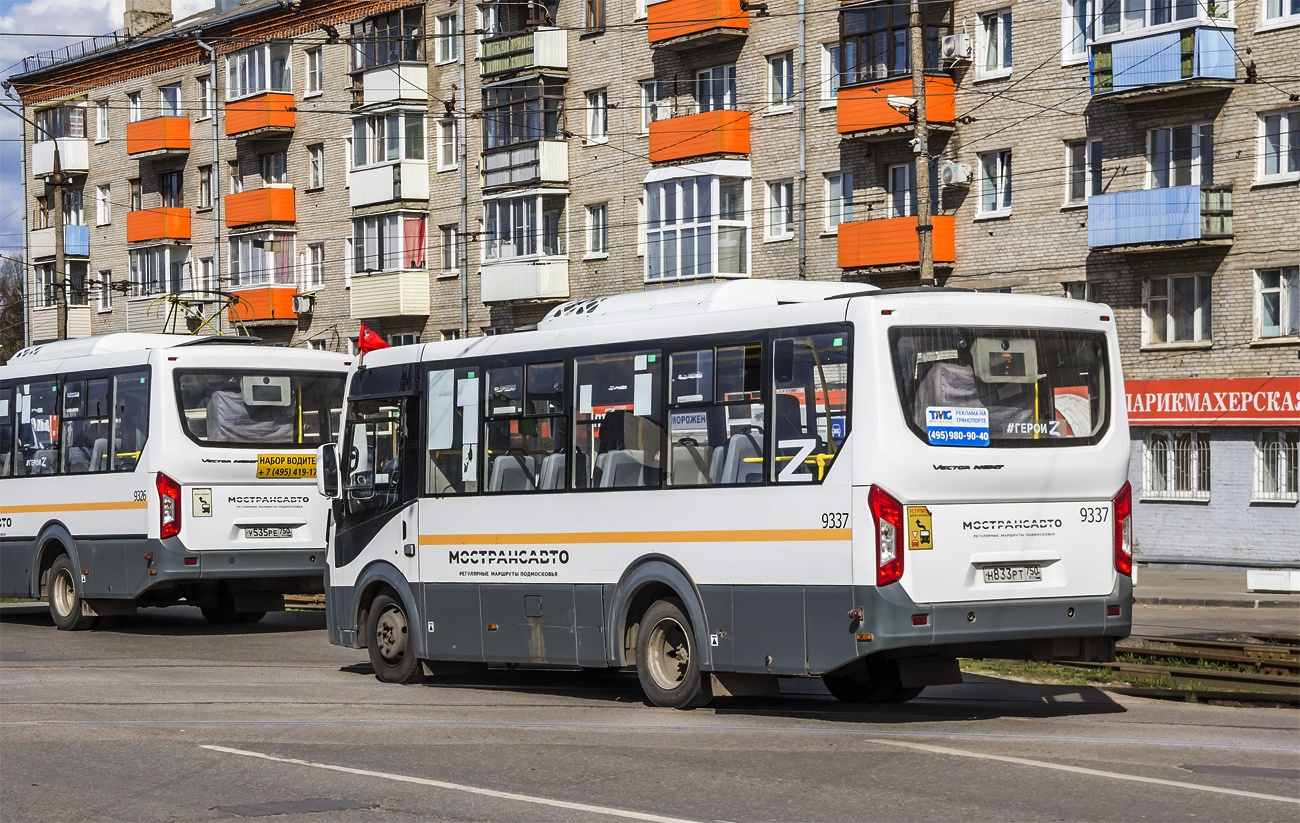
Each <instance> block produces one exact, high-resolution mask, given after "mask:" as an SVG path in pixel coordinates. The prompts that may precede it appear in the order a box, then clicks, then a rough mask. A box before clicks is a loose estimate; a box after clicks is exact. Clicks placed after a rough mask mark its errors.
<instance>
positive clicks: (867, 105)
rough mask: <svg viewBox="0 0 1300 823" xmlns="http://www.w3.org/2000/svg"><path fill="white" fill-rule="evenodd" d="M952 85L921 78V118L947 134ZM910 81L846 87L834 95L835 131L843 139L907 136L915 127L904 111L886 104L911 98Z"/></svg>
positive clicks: (951, 113) (935, 78) (943, 78)
mask: <svg viewBox="0 0 1300 823" xmlns="http://www.w3.org/2000/svg"><path fill="white" fill-rule="evenodd" d="M955 88H956V87H955V84H954V83H953V80H952V78H951V77H947V76H943V75H935V76H930V75H927V76H926V78H925V119H926V124H927V125H928V126H929V128H930V129H931V130H932V131H951V130H952V128H953V121H954V120H955V119H956V111H955V107H954V98H955V94H954V92H955ZM911 96H912V78H910V77H900V78H896V79H894V80H885V81H883V82H880V83H869V84H865V85H856V86H847V87H845V88H842V89H840V90H839V92H837V93H836V96H835V99H836V118H837V121H836V124H835V130H836V131H838V132H839V133H840V134H841V135H843V136H845V137H855V138H863V139H866V140H891V139H894V138H898V137H911V136H912V134H913V131H914V130H915V127H914V126H913V125H912V118H911V117H910V116H908V113H907V112H906V111H899V110H898V109H896V108H894V107H893V106H891V105H889V98H890V97H911Z"/></svg>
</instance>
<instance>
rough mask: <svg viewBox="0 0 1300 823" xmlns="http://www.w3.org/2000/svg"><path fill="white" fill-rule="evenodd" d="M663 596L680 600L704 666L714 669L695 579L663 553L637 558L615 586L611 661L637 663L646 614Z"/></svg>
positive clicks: (707, 668) (707, 669)
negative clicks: (643, 620) (643, 619)
mask: <svg viewBox="0 0 1300 823" xmlns="http://www.w3.org/2000/svg"><path fill="white" fill-rule="evenodd" d="M661 600H668V601H673V600H675V601H677V603H678V604H679V606H680V608H681V610H682V612H683V615H684V616H685V617H686V619H687V620H688V621H690V624H691V625H690V627H689V628H690V629H691V632H692V634H693V635H694V639H695V649H696V650H697V655H698V658H699V665H700V667H701V669H702V670H703V671H709V670H710V669H712V662H713V661H712V657H711V655H710V653H709V644H708V639H707V638H708V624H707V622H706V620H705V616H704V606H703V604H702V601H701V599H700V596H699V592H698V591H697V589H696V587H695V582H694V581H693V580H691V578H690V577H689V576H688V575H687V574H686V572H685V571H684V570H683V569H682V568H681V567H680V566H678V565H677V564H676V563H674V562H673V561H672V560H670V559H669V558H667V557H664V556H661V555H649V556H646V557H643V558H640V559H639V560H637V561H636V562H635V563H633V564H632V565H631V566H629V567H628V569H627V571H625V572H624V573H623V578H622V579H621V580H620V581H619V583H618V586H617V587H615V589H614V597H613V602H612V609H611V617H612V618H614V619H612V620H610V621H609V623H610V625H612V626H614V627H616V631H615V632H613V633H612V634H611V635H610V638H609V648H608V649H607V650H606V653H607V655H608V656H609V660H610V662H611V663H612V664H613V665H614V666H618V667H622V666H632V665H635V664H636V653H637V645H638V639H639V636H640V633H641V623H642V618H644V617H645V615H646V613H647V612H648V611H649V609H650V608H651V606H653V605H654V604H655V603H657V602H659V601H661Z"/></svg>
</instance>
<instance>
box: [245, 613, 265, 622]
mask: <svg viewBox="0 0 1300 823" xmlns="http://www.w3.org/2000/svg"><path fill="white" fill-rule="evenodd" d="M263 617H266V612H240V613H239V622H240V623H256V622H257V621H259V620H261V619H262V618H263Z"/></svg>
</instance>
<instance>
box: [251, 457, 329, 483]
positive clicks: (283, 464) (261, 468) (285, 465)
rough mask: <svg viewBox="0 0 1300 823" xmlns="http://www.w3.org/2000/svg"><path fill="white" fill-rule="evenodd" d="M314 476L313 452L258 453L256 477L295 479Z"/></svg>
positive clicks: (314, 459) (314, 458) (314, 460)
mask: <svg viewBox="0 0 1300 823" xmlns="http://www.w3.org/2000/svg"><path fill="white" fill-rule="evenodd" d="M315 476H316V455H314V454H259V455H258V456H257V477H258V479H266V478H274V479H279V480H296V479H301V478H304V477H315Z"/></svg>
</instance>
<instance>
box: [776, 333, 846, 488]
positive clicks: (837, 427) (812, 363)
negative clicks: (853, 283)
mask: <svg viewBox="0 0 1300 823" xmlns="http://www.w3.org/2000/svg"><path fill="white" fill-rule="evenodd" d="M850 351H851V347H850V345H849V335H848V331H847V329H846V330H845V331H836V332H829V333H826V334H815V335H806V336H802V337H786V338H778V339H777V340H776V341H775V345H774V348H773V359H774V368H773V378H774V385H773V387H772V388H773V392H772V424H771V429H772V432H771V436H772V442H773V443H774V444H775V456H774V460H773V462H772V464H771V466H772V468H771V476H772V479H773V480H774V481H776V482H778V483H809V482H816V483H820V482H822V480H824V479H825V477H826V472H827V471H829V470H830V467H831V464H832V463H833V462H834V460H835V456H836V455H837V454H838V453H839V451H840V447H841V446H842V445H843V444H844V440H845V438H847V437H848V434H849V413H848V397H849V352H850Z"/></svg>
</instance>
